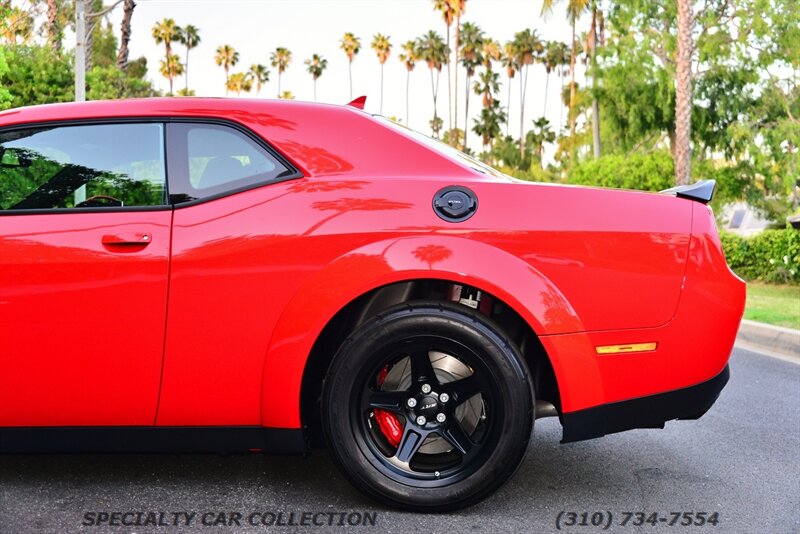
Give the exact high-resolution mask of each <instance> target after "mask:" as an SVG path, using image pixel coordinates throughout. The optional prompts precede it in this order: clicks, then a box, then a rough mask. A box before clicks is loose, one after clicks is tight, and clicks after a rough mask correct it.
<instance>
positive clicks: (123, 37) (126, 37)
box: [48, 0, 136, 72]
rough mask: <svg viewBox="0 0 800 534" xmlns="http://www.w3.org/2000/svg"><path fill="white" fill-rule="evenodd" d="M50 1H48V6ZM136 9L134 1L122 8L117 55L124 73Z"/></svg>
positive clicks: (129, 1)
mask: <svg viewBox="0 0 800 534" xmlns="http://www.w3.org/2000/svg"><path fill="white" fill-rule="evenodd" d="M49 3H50V0H48V5H49ZM135 7H136V2H134V1H133V0H125V4H124V5H123V6H122V9H123V14H122V23H121V24H120V40H119V53H118V54H117V67H119V70H121V71H122V72H127V70H128V54H129V49H128V43H129V42H130V40H131V18H132V17H133V8H135Z"/></svg>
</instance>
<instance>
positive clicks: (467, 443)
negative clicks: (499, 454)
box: [439, 421, 474, 456]
mask: <svg viewBox="0 0 800 534" xmlns="http://www.w3.org/2000/svg"><path fill="white" fill-rule="evenodd" d="M439 434H440V435H441V436H442V437H443V438H444V439H446V440H447V441H448V442H449V443H450V445H452V446H453V447H455V448H456V449H458V452H460V453H461V454H463V455H464V456H466V455H467V454H469V451H470V450H472V446H473V445H474V443H472V440H471V439H470V437H469V436H467V433H466V432H464V429H463V428H462V427H461V424H460V423H459V422H458V421H453V422H452V423H450V424H449V425H447V426H446V427H445V428H443V429H442V430H441V431H440V432H439Z"/></svg>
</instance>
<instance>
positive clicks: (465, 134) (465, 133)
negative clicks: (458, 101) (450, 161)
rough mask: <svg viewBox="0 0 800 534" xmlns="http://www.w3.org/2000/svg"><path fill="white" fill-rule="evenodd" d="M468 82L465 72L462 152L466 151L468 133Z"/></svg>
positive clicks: (468, 77)
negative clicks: (465, 87) (465, 86)
mask: <svg viewBox="0 0 800 534" xmlns="http://www.w3.org/2000/svg"><path fill="white" fill-rule="evenodd" d="M469 81H470V76H469V72H467V90H466V92H465V93H464V152H466V151H467V132H469Z"/></svg>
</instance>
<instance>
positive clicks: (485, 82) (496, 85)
mask: <svg viewBox="0 0 800 534" xmlns="http://www.w3.org/2000/svg"><path fill="white" fill-rule="evenodd" d="M499 78H500V75H499V74H497V73H496V72H492V70H491V69H486V70H484V71H483V72H481V73H480V74H479V75H478V79H477V80H475V83H474V84H473V86H472V89H473V90H474V91H475V94H476V95H478V96H483V107H485V108H488V107H489V106H491V105H492V102H494V100H495V98H494V95H495V94H496V93H497V92H498V91H499V90H500V82H499V81H498V80H499Z"/></svg>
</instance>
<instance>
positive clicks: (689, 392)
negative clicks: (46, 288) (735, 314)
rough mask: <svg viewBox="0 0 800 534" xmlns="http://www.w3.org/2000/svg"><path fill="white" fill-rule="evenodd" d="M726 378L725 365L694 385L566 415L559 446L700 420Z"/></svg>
mask: <svg viewBox="0 0 800 534" xmlns="http://www.w3.org/2000/svg"><path fill="white" fill-rule="evenodd" d="M729 377H730V371H729V369H728V366H727V365H726V366H725V368H724V369H723V370H722V372H720V373H719V374H718V375H717V376H715V377H714V378H712V379H711V380H708V381H706V382H702V383H700V384H697V385H695V386H691V387H688V388H683V389H678V390H675V391H669V392H667V393H659V394H657V395H649V396H646V397H640V398H638V399H630V400H625V401H621V402H612V403H609V404H603V405H600V406H595V407H592V408H587V409H585V410H578V411H575V412H568V413H565V414H563V415H562V417H561V424H562V425H563V427H564V435H563V438H562V440H561V443H570V442H573V441H582V440H585V439H592V438H599V437H601V436H605V435H606V434H613V433H615V432H622V431H624V430H631V429H634V428H664V423H665V422H667V421H671V420H673V419H699V418H700V417H701V416H702V415H703V414H704V413H706V412H707V411H708V409H709V408H711V406H712V405H713V404H714V402H716V400H717V397H719V394H720V392H721V391H722V388H724V387H725V384H727V383H728V378H729Z"/></svg>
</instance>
